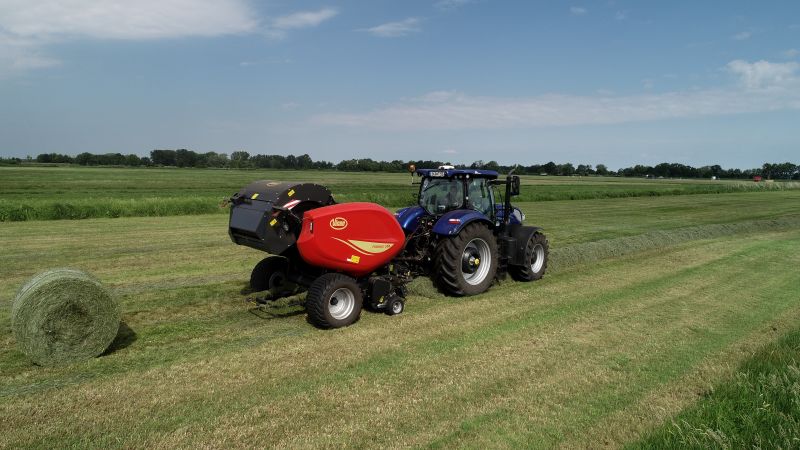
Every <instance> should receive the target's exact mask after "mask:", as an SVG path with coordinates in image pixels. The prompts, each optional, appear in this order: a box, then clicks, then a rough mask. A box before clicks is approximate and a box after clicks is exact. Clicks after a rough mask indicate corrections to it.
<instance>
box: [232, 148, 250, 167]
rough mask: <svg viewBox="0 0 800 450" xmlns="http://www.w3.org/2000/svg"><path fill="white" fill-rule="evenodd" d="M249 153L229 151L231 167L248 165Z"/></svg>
mask: <svg viewBox="0 0 800 450" xmlns="http://www.w3.org/2000/svg"><path fill="white" fill-rule="evenodd" d="M249 160H250V153H247V152H245V151H241V150H240V151H236V152H233V153H231V167H236V168H241V167H247V166H249V164H248V162H249Z"/></svg>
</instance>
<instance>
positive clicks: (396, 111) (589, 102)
mask: <svg viewBox="0 0 800 450" xmlns="http://www.w3.org/2000/svg"><path fill="white" fill-rule="evenodd" d="M727 70H728V71H729V72H730V73H731V74H732V75H734V76H736V77H737V78H738V80H739V81H740V83H739V84H738V85H737V86H732V87H728V88H719V89H706V90H690V91H677V92H666V93H660V94H640V95H629V96H607V95H604V96H579V95H556V94H551V95H543V96H539V97H533V98H498V97H475V96H468V95H465V94H462V93H458V92H448V91H443V92H434V93H431V94H427V95H425V96H422V97H420V98H416V99H412V100H408V101H404V102H401V103H399V104H396V105H393V106H389V107H386V108H382V109H377V110H374V111H370V112H365V113H350V114H348V113H340V114H323V115H318V116H315V117H313V118H312V122H313V123H315V124H318V125H329V126H345V127H358V128H370V129H381V130H466V129H503V128H531V127H548V126H567V125H585V124H615V123H626V122H639V121H652V120H663V119H675V118H690V117H701V116H713V115H725V114H736V113H754V112H764V111H775V110H785V109H800V77H798V76H797V75H796V72H797V65H796V64H795V63H785V64H779V63H768V62H766V61H758V62H755V63H748V62H745V61H732V62H731V63H730V64H728V66H727Z"/></svg>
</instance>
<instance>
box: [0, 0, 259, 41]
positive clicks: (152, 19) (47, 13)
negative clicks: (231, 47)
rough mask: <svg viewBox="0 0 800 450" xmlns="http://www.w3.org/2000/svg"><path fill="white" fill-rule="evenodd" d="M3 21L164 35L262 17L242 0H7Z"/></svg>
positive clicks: (51, 28)
mask: <svg viewBox="0 0 800 450" xmlns="http://www.w3.org/2000/svg"><path fill="white" fill-rule="evenodd" d="M0 26H2V28H3V29H5V30H6V32H8V33H9V34H11V35H14V36H19V37H28V38H35V39H42V38H46V37H51V38H55V37H90V38H98V39H160V38H176V37H178V38H179V37H188V36H220V35H226V34H239V33H247V32H250V31H253V30H254V29H255V28H256V27H257V26H258V20H257V18H256V16H255V13H254V12H253V11H252V10H251V8H250V6H249V4H248V3H247V2H245V1H243V0H216V1H213V2H197V1H195V0H136V1H128V0H104V1H96V0H4V1H3V2H2V3H0Z"/></svg>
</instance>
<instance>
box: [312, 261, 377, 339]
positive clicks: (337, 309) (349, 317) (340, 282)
mask: <svg viewBox="0 0 800 450" xmlns="http://www.w3.org/2000/svg"><path fill="white" fill-rule="evenodd" d="M363 301H364V296H363V295H362V293H361V288H359V287H358V284H357V283H356V280H354V279H353V278H350V277H348V276H347V275H342V274H339V273H326V274H324V275H322V276H321V277H319V278H317V279H316V280H314V282H313V283H311V287H309V288H308V295H306V312H307V313H308V320H309V322H311V323H312V324H314V325H316V326H318V327H320V328H341V327H346V326H348V325H351V324H353V323H354V322H355V321H357V320H358V318H359V317H360V316H361V305H362V304H363Z"/></svg>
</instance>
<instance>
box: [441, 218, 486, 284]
mask: <svg viewBox="0 0 800 450" xmlns="http://www.w3.org/2000/svg"><path fill="white" fill-rule="evenodd" d="M434 270H435V273H434V274H433V275H432V277H433V279H434V280H435V282H436V284H437V285H438V286H439V288H440V289H441V290H443V291H444V292H445V293H447V294H450V295H475V294H480V293H481V292H484V291H486V290H487V289H489V286H491V285H492V281H494V276H495V274H496V273H497V240H496V239H495V237H494V235H493V234H492V232H491V230H489V229H488V228H487V227H486V226H485V225H483V224H480V223H471V224H469V225H467V226H466V227H464V229H463V230H461V232H460V233H458V235H456V236H453V237H449V238H444V239H442V240H441V241H440V242H439V244H438V245H437V246H436V255H435V259H434Z"/></svg>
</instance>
